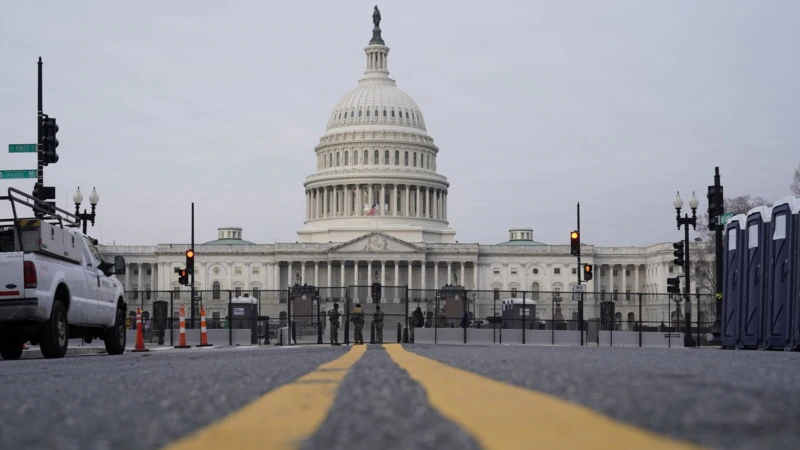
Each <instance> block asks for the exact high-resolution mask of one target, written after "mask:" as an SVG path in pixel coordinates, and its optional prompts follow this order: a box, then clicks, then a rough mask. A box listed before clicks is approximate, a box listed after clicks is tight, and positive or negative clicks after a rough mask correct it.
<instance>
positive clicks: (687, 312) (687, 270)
mask: <svg viewBox="0 0 800 450" xmlns="http://www.w3.org/2000/svg"><path fill="white" fill-rule="evenodd" d="M699 203H700V202H699V201H698V200H697V196H696V195H694V192H692V198H691V199H689V208H691V210H692V217H689V214H684V216H683V217H681V208H683V199H682V198H681V193H680V191H679V192H678V193H677V194H676V195H675V201H674V202H672V205H673V206H674V207H675V215H676V217H675V218H676V221H677V223H678V229H679V230H680V229H681V226H683V230H684V233H685V234H684V247H685V248H686V253H685V256H684V262H683V274H684V276H685V277H686V285H685V286H684V288H683V296H684V304H685V306H684V308H683V310H684V316H685V317H686V333H685V334H684V336H683V345H684V346H685V347H694V345H695V342H694V339H692V297H691V268H692V265H691V257H690V254H689V226H690V225H691V226H692V228H693V229H697V205H698V204H699Z"/></svg>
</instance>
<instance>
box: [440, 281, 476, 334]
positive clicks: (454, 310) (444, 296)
mask: <svg viewBox="0 0 800 450" xmlns="http://www.w3.org/2000/svg"><path fill="white" fill-rule="evenodd" d="M437 297H438V298H439V309H440V310H441V311H442V312H443V313H444V320H445V321H446V322H447V326H448V327H451V328H452V327H460V326H461V316H462V315H464V311H468V309H469V308H468V307H467V306H468V305H469V301H468V300H467V290H466V289H464V286H453V285H449V284H446V285H444V286H442V288H441V289H440V290H439V292H438V295H437Z"/></svg>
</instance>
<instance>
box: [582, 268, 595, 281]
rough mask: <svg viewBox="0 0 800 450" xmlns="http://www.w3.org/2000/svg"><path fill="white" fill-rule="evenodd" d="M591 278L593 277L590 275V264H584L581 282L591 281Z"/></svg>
mask: <svg viewBox="0 0 800 450" xmlns="http://www.w3.org/2000/svg"><path fill="white" fill-rule="evenodd" d="M592 276H593V274H592V265H591V264H585V265H584V266H583V281H589V280H591V279H592Z"/></svg>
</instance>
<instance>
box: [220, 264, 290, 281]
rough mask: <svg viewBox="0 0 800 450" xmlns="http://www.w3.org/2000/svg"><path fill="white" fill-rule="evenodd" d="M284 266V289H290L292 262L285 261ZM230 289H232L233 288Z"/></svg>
mask: <svg viewBox="0 0 800 450" xmlns="http://www.w3.org/2000/svg"><path fill="white" fill-rule="evenodd" d="M286 265H287V268H286V287H287V288H290V287H292V262H291V261H286ZM230 287H231V288H233V286H230Z"/></svg>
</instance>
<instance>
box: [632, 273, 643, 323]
mask: <svg viewBox="0 0 800 450" xmlns="http://www.w3.org/2000/svg"><path fill="white" fill-rule="evenodd" d="M633 285H634V286H633V292H634V293H638V292H639V265H638V264H636V265H634V266H633ZM640 319H641V317H640Z"/></svg>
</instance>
